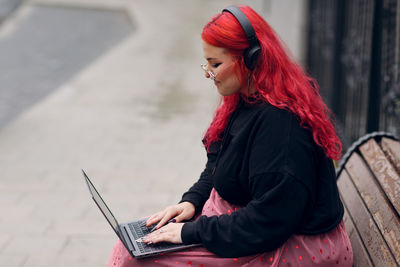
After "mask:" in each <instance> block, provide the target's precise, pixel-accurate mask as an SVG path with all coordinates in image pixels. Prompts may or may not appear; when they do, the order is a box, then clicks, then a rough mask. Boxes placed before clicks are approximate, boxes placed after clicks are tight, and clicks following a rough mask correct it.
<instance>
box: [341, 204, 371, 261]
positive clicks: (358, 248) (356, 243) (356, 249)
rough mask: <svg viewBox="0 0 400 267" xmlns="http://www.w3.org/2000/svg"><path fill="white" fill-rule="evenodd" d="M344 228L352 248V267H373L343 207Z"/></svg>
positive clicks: (345, 208)
mask: <svg viewBox="0 0 400 267" xmlns="http://www.w3.org/2000/svg"><path fill="white" fill-rule="evenodd" d="M343 221H344V226H345V227H346V232H347V233H348V235H349V239H350V243H351V246H352V248H353V266H354V267H373V266H374V265H373V264H372V262H371V259H370V258H369V255H368V252H367V250H366V249H365V247H364V244H363V242H362V240H361V238H360V235H359V234H358V232H357V229H356V227H355V226H354V222H353V220H352V219H351V217H350V215H349V213H348V211H347V207H346V206H345V207H344V216H343Z"/></svg>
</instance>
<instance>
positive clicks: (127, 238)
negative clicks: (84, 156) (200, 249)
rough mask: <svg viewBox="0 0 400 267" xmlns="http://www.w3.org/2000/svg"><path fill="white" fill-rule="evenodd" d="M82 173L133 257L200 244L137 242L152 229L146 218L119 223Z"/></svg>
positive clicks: (91, 192)
mask: <svg viewBox="0 0 400 267" xmlns="http://www.w3.org/2000/svg"><path fill="white" fill-rule="evenodd" d="M82 173H83V177H84V178H85V181H86V184H87V186H88V189H89V192H90V194H91V195H92V198H93V200H94V202H95V203H96V205H97V207H98V208H99V209H100V211H101V213H103V215H104V217H105V218H106V219H107V221H108V223H109V224H110V225H111V227H112V228H113V230H114V232H115V233H116V234H117V236H118V238H119V239H120V240H121V242H122V244H124V246H125V248H126V249H127V250H128V252H129V253H130V254H131V255H132V257H137V258H142V257H148V256H153V255H157V254H160V253H166V252H172V251H176V250H182V249H185V248H189V247H195V246H200V244H191V245H183V244H172V243H158V244H151V245H148V244H146V243H143V242H136V240H138V239H140V238H142V237H144V236H145V235H147V234H148V233H150V231H151V229H152V228H151V227H146V219H142V220H138V221H133V222H128V223H121V224H119V223H118V221H117V219H116V218H115V217H114V215H113V214H112V212H111V210H110V209H109V208H108V207H107V205H106V203H105V202H104V200H103V199H102V197H101V196H100V194H99V193H98V191H97V190H96V188H95V187H94V185H93V183H92V182H91V181H90V180H89V177H88V176H87V175H86V173H85V171H84V170H82Z"/></svg>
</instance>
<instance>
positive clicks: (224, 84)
mask: <svg viewBox="0 0 400 267" xmlns="http://www.w3.org/2000/svg"><path fill="white" fill-rule="evenodd" d="M203 52H204V58H205V59H206V60H207V63H208V64H207V70H208V71H211V72H212V73H213V74H214V76H215V79H214V84H215V86H217V89H218V92H219V93H220V94H221V95H222V96H230V95H233V94H235V93H237V92H241V91H242V86H241V83H240V81H239V77H238V76H237V75H236V73H235V71H234V59H233V57H232V55H231V54H229V53H228V52H227V51H226V50H225V49H224V48H222V47H216V46H213V45H210V44H209V43H206V42H204V41H203ZM205 76H206V78H210V77H211V76H210V74H209V73H207V72H206V74H205ZM246 91H247V90H246Z"/></svg>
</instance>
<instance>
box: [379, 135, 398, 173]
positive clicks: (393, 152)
mask: <svg viewBox="0 0 400 267" xmlns="http://www.w3.org/2000/svg"><path fill="white" fill-rule="evenodd" d="M381 147H382V150H383V152H385V154H386V156H387V157H388V158H389V160H390V161H391V162H392V164H393V167H394V168H395V169H396V171H397V173H400V142H398V141H395V140H393V139H389V138H386V137H383V138H382V141H381Z"/></svg>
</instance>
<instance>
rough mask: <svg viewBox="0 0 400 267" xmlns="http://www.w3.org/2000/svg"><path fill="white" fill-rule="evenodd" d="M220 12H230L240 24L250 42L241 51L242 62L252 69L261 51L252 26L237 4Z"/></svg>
mask: <svg viewBox="0 0 400 267" xmlns="http://www.w3.org/2000/svg"><path fill="white" fill-rule="evenodd" d="M222 12H229V13H231V14H232V15H233V16H234V17H235V18H236V20H237V21H238V22H239V24H240V26H242V29H243V31H244V33H245V34H246V37H247V40H249V43H250V47H249V48H247V49H246V50H245V51H244V53H243V58H244V63H245V65H246V67H247V68H248V69H249V70H253V69H254V67H255V65H256V62H257V58H258V55H259V54H260V51H261V47H260V43H259V41H258V39H257V36H256V32H255V31H254V28H253V26H252V25H251V23H250V21H249V19H248V18H247V17H246V15H245V14H244V13H243V12H242V10H240V8H238V7H237V6H229V7H227V8H225V9H224V10H222Z"/></svg>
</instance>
